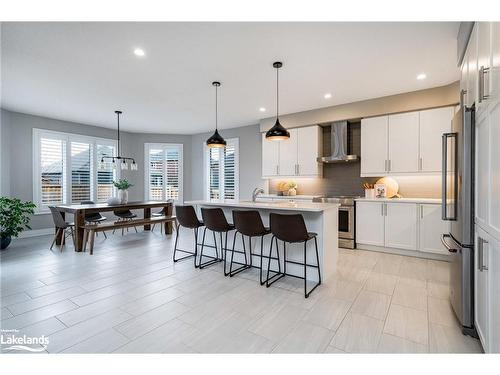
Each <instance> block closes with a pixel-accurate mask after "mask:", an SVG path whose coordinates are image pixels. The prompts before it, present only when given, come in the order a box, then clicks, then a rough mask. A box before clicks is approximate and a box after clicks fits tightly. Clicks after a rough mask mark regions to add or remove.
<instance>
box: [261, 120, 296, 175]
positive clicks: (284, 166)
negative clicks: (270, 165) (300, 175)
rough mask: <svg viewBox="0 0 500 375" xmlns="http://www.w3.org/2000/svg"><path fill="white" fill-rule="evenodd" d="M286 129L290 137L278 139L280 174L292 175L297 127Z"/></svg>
mask: <svg viewBox="0 0 500 375" xmlns="http://www.w3.org/2000/svg"><path fill="white" fill-rule="evenodd" d="M288 131H289V132H290V138H289V139H286V140H283V141H278V142H279V144H280V162H279V175H280V176H294V175H295V174H296V173H295V172H296V168H297V152H298V151H297V147H298V146H297V145H298V140H299V138H298V132H297V129H288ZM268 142H269V141H268Z"/></svg>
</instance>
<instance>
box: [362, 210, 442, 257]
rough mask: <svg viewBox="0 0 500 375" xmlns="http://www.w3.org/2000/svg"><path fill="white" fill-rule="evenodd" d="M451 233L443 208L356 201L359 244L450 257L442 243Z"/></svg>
mask: <svg viewBox="0 0 500 375" xmlns="http://www.w3.org/2000/svg"><path fill="white" fill-rule="evenodd" d="M448 232H449V223H448V222H446V221H443V220H442V219H441V205H440V204H430V203H429V204H427V203H421V204H420V203H401V202H394V203H393V202H387V201H382V202H373V201H367V202H364V201H356V243H358V244H362V245H372V246H384V247H387V248H394V249H401V250H417V251H422V252H426V253H437V254H448V251H447V250H446V248H445V247H444V246H443V245H442V243H441V235H442V234H443V233H448Z"/></svg>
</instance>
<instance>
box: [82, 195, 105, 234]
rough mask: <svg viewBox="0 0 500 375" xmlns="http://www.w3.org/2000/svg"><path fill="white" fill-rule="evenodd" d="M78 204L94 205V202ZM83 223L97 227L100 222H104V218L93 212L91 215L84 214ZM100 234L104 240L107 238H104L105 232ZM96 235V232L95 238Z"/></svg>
mask: <svg viewBox="0 0 500 375" xmlns="http://www.w3.org/2000/svg"><path fill="white" fill-rule="evenodd" d="M80 204H94V202H93V201H82V202H80ZM85 221H86V222H87V223H90V224H94V225H98V224H99V223H100V222H102V221H106V217H105V216H102V215H101V214H100V213H99V212H94V213H91V214H86V215H85ZM102 234H104V238H108V237H107V236H106V232H102ZM97 235H98V234H97V232H96V236H97Z"/></svg>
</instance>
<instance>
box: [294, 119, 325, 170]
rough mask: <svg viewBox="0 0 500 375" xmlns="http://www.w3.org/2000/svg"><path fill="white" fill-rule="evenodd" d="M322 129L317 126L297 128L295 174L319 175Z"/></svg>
mask: <svg viewBox="0 0 500 375" xmlns="http://www.w3.org/2000/svg"><path fill="white" fill-rule="evenodd" d="M321 135H322V130H321V128H320V127H319V126H308V127H305V128H298V129H297V136H298V139H299V142H298V144H297V173H296V175H297V176H319V175H321V164H320V163H318V160H317V159H318V157H319V156H321V153H320V152H319V151H320V150H321V149H322V148H323V145H322V136H321Z"/></svg>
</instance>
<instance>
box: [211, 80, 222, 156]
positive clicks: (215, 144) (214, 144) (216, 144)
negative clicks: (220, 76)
mask: <svg viewBox="0 0 500 375" xmlns="http://www.w3.org/2000/svg"><path fill="white" fill-rule="evenodd" d="M212 85H213V86H215V132H214V134H213V135H212V136H211V137H210V138H208V139H207V146H208V147H210V148H222V147H226V141H225V140H224V138H222V137H221V136H220V134H219V131H218V130H217V120H218V113H217V111H218V109H219V108H218V103H217V99H218V97H217V89H218V88H219V86H220V82H217V81H215V82H212Z"/></svg>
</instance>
